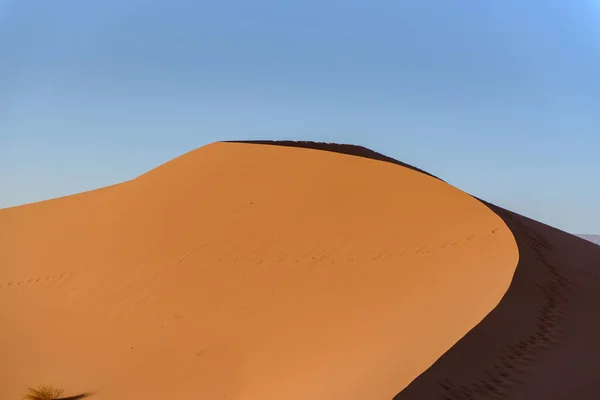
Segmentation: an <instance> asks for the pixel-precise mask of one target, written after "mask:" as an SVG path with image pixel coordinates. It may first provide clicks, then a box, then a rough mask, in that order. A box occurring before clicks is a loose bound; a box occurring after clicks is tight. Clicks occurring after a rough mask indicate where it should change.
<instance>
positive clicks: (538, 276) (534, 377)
mask: <svg viewBox="0 0 600 400" xmlns="http://www.w3.org/2000/svg"><path fill="white" fill-rule="evenodd" d="M482 203H484V204H486V205H487V206H488V207H489V208H490V209H491V210H492V211H494V212H495V213H497V214H498V215H499V216H500V217H501V218H502V219H503V220H504V221H505V222H506V224H507V225H508V227H509V228H510V229H511V231H512V232H513V233H514V236H515V239H516V242H517V246H518V247H519V253H520V258H519V263H518V266H517V269H516V272H515V275H514V278H513V282H512V284H511V285H510V288H509V289H508V291H507V292H506V295H505V296H504V297H503V299H502V301H501V302H500V304H499V305H498V306H497V307H496V308H495V309H494V310H493V311H492V312H491V313H490V314H489V315H488V316H487V317H486V318H485V319H484V320H483V321H482V322H481V323H479V324H478V325H477V326H476V327H475V328H474V329H473V330H472V331H470V332H469V333H468V334H467V335H465V336H464V337H463V338H462V339H461V340H460V341H459V342H458V343H457V344H456V345H455V346H453V347H452V348H451V349H450V350H449V351H448V352H446V353H445V354H444V355H443V356H442V357H441V358H440V359H439V360H438V361H437V362H436V363H435V364H434V365H433V366H432V367H431V368H429V369H428V370H427V371H425V372H424V373H423V374H421V375H420V376H419V377H418V378H417V379H416V380H414V381H413V382H412V383H411V384H410V385H409V386H408V387H407V388H406V389H404V390H403V391H401V392H400V393H399V394H398V395H397V396H396V397H394V400H407V399H410V400H412V399H447V400H459V399H466V398H468V399H515V400H516V399H523V400H525V399H527V400H537V399H540V400H553V399H556V400H563V399H582V400H588V399H589V400H592V399H598V398H600V385H599V384H598V382H599V381H598V371H600V341H599V340H598V338H599V337H600V321H599V320H598V318H597V316H598V310H599V309H600V248H598V246H596V245H595V244H593V243H589V242H587V241H585V240H583V239H581V238H578V237H575V236H573V235H570V234H568V233H566V232H562V231H560V230H558V229H555V228H552V227H550V226H548V225H544V224H542V223H540V222H537V221H534V220H532V219H529V218H526V217H524V216H521V215H519V214H516V213H514V212H511V211H508V210H505V209H503V208H500V207H497V206H494V205H492V204H489V203H486V202H483V201H482Z"/></svg>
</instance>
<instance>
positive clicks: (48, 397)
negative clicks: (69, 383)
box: [23, 385, 63, 400]
mask: <svg viewBox="0 0 600 400" xmlns="http://www.w3.org/2000/svg"><path fill="white" fill-rule="evenodd" d="M62 393H63V390H62V389H58V388H55V387H53V386H46V385H41V386H38V387H37V389H33V388H29V389H27V391H26V392H25V393H24V394H23V400H56V399H58V398H59V397H60V395H61V394H62Z"/></svg>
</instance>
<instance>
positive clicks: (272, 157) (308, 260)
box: [0, 143, 583, 400]
mask: <svg viewBox="0 0 600 400" xmlns="http://www.w3.org/2000/svg"><path fill="white" fill-rule="evenodd" d="M517 261H518V249H517V246H516V243H515V240H514V237H513V235H512V233H511V231H510V230H509V229H508V227H507V225H506V224H505V223H504V222H503V221H502V219H501V218H500V217H498V215H496V214H495V213H493V212H492V211H490V209H489V208H488V207H486V206H485V205H484V204H482V203H481V202H479V201H478V200H476V199H474V198H472V197H471V196H469V195H467V194H465V193H464V192H461V191H460V190H458V189H456V188H454V187H452V186H450V185H448V184H446V183H444V182H442V181H440V180H438V179H435V178H432V177H430V176H427V175H424V174H421V173H419V172H416V171H413V170H411V169H409V168H403V167H399V166H397V165H394V164H392V163H388V162H381V161H377V160H372V159H368V158H365V157H356V156H352V155H348V154H339V153H336V152H331V151H330V152H326V151H319V150H314V149H306V148H294V147H289V146H269V145H260V144H243V143H215V144H211V145H208V146H205V147H201V148H199V149H197V150H195V151H193V152H190V153H188V154H185V155H183V156H181V157H179V158H177V159H174V160H172V161H171V162H169V163H166V164H164V165H162V166H160V167H158V168H156V169H154V170H152V171H150V172H148V173H147V174H145V175H142V176H140V177H138V178H136V179H134V180H131V181H128V182H125V183H123V184H120V185H115V186H111V187H108V188H104V189H100V190H96V191H92V192H86V193H82V194H79V195H75V196H69V197H65V198H60V199H55V200H50V201H45V202H40V203H35V204H30V205H25V206H20V207H14V208H9V209H4V210H0V304H1V305H2V307H1V311H0V318H1V319H2V322H3V329H2V331H1V332H0V354H1V355H2V362H1V363H0V398H2V399H16V398H17V397H18V395H19V393H21V392H22V390H23V388H24V387H25V385H37V384H40V383H47V384H53V385H56V386H60V387H64V388H66V389H68V390H72V391H73V394H76V393H81V392H87V391H92V392H95V393H96V394H95V397H94V398H97V399H98V400H103V399H107V400H108V399H110V400H119V399H133V398H139V399H145V400H153V399H157V400H158V399H166V398H198V399H228V400H235V399H240V400H269V399H273V400H275V399H277V400H279V399H287V400H295V399H298V400H300V399H302V400H306V399H323V400H334V399H339V400H352V399H356V400H359V399H360V400H363V399H367V400H371V399H391V398H392V397H393V396H394V395H395V394H396V393H398V391H400V390H401V389H403V388H404V387H406V386H407V385H408V384H409V383H410V382H411V381H412V380H413V379H414V378H415V377H417V376H418V375H419V374H421V373H422V372H423V371H425V370H426V369H427V368H428V367H430V366H431V365H432V364H433V363H434V362H435V361H436V360H437V359H438V358H439V357H440V356H441V355H442V354H443V353H444V352H446V351H447V350H448V349H449V348H450V347H451V346H453V345H454V344H455V343H456V342H457V341H458V340H459V339H460V338H461V337H463V336H464V335H465V334H466V333H467V332H468V331H469V330H471V329H472V328H473V326H475V325H476V324H477V323H479V322H480V321H481V320H482V319H483V318H484V317H485V316H486V315H487V314H488V313H489V312H490V310H492V309H493V308H494V307H495V306H496V305H497V304H498V302H499V301H500V300H501V298H502V296H503V295H504V294H505V292H506V290H507V288H508V287H509V285H510V282H511V279H512V278H513V274H514V271H515V268H516V265H517ZM582 273H583V272H582ZM549 279H550V278H549ZM534 298H536V297H535V296H534ZM550 311H552V310H550ZM518 315H520V314H518ZM519 318H520V317H519ZM507 323H509V322H506V323H505V325H506V324H507ZM502 329H504V330H506V329H507V328H506V326H502ZM453 365H455V364H453ZM65 394H66V395H70V394H71V393H65ZM412 398H415V397H412Z"/></svg>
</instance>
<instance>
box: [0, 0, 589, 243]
mask: <svg viewBox="0 0 600 400" xmlns="http://www.w3.org/2000/svg"><path fill="white" fill-rule="evenodd" d="M234 139H299V140H317V141H334V142H345V143H353V144H359V145H363V146H367V147H369V148H371V149H373V150H376V151H379V152H382V153H384V154H386V155H389V156H391V157H394V158H397V159H399V160H401V161H403V162H407V163H409V164H413V165H415V166H417V167H419V168H422V169H425V170H426V171H428V172H430V173H432V174H434V175H437V176H439V177H441V178H442V179H444V180H446V181H448V182H449V183H451V184H453V185H455V186H457V187H459V188H460V189H463V190H465V191H467V192H469V193H471V194H473V195H475V196H478V197H481V198H483V199H485V200H488V201H490V202H492V203H494V204H497V205H499V206H502V207H506V208H509V209H511V210H513V211H516V212H518V213H521V214H524V215H526V216H529V217H531V218H534V219H537V220H539V221H542V222H545V223H548V224H550V225H553V226H556V227H558V228H560V229H563V230H567V231H569V232H573V233H600V175H599V172H600V2H598V1H596V0H594V1H592V0H573V1H564V0H560V1H559V0H554V1H551V0H547V1H546V0H539V1H537V0H536V1H523V0H503V1H493V2H492V1H489V2H486V1H481V0H458V1H440V0H437V1H432V0H403V1H398V0H393V1H392V0H390V1H377V0H372V1H366V0H365V1H356V0H346V1H332V0H320V1H316V0H305V1H301V2H283V1H274V0H271V1H263V0H255V1H252V2H248V1H218V2H217V1H214V2H208V1H181V0H179V1H166V0H163V1H154V0H146V1H140V0H128V1H121V0H119V1H115V0H102V1H100V0H98V1H76V0H73V1H61V0H54V1H48V0H37V1H35V0H19V1H16V0H15V1H10V0H8V1H7V0H0V208H1V207H9V206H14V205H18V204H23V203H29V202H33V201H39V200H44V199H48V198H52V197H58V196H63V195H68V194H72V193H77V192H81V191H85V190H90V189H94V188H97V187H101V186H106V185H110V184H113V183H118V182H121V181H125V180H128V179H131V178H134V177H135V176H137V175H139V174H141V173H144V172H145V171H147V170H149V169H151V168H154V167H156V166H157V165H159V164H161V163H163V162H165V161H168V160H169V159H172V158H174V157H177V156H178V155H181V154H182V153H185V152H187V151H190V150H192V149H194V148H196V147H199V146H202V145H204V144H207V143H210V142H213V141H217V140H234Z"/></svg>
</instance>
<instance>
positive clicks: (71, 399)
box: [55, 392, 94, 400]
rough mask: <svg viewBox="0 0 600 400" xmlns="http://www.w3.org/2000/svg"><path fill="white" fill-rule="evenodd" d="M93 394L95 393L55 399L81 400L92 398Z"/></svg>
mask: <svg viewBox="0 0 600 400" xmlns="http://www.w3.org/2000/svg"><path fill="white" fill-rule="evenodd" d="M93 394H94V393H91V392H88V393H81V394H77V395H74V396H68V397H59V398H58V399H55V400H80V399H85V398H86V397H90V396H92V395H93Z"/></svg>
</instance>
